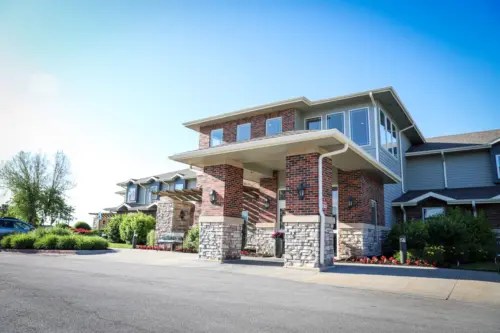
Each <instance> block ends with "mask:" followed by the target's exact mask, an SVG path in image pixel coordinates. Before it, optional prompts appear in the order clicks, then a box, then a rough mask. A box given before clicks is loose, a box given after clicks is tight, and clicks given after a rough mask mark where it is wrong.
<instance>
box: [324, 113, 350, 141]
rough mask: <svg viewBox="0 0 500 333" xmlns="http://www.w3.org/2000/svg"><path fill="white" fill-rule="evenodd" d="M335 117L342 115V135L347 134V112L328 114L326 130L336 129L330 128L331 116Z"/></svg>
mask: <svg viewBox="0 0 500 333" xmlns="http://www.w3.org/2000/svg"><path fill="white" fill-rule="evenodd" d="M333 115H342V131H340V133H342V134H344V135H346V134H345V129H346V128H347V117H346V116H345V112H344V111H337V112H332V113H328V114H326V115H325V116H326V118H325V129H327V130H328V129H334V128H328V117H330V116H333Z"/></svg>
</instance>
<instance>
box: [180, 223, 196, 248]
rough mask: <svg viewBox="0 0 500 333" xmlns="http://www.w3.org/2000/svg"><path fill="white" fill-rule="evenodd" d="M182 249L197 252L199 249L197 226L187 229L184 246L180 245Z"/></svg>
mask: <svg viewBox="0 0 500 333" xmlns="http://www.w3.org/2000/svg"><path fill="white" fill-rule="evenodd" d="M182 247H183V248H185V249H189V250H195V251H196V252H198V249H199V247H200V227H199V226H198V225H195V226H194V227H192V228H191V229H189V231H188V233H187V235H186V238H184V244H182Z"/></svg>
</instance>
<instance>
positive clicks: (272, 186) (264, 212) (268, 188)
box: [259, 171, 278, 223]
mask: <svg viewBox="0 0 500 333" xmlns="http://www.w3.org/2000/svg"><path fill="white" fill-rule="evenodd" d="M277 192H278V175H277V172H276V171H275V172H274V173H273V177H271V178H261V180H260V192H259V206H260V214H259V222H263V223H275V222H276V212H277V209H278V208H277V201H276V200H277ZM266 199H267V200H268V201H269V207H268V208H265V207H264V202H265V200H266Z"/></svg>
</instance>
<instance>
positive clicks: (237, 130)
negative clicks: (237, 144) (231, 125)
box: [236, 123, 252, 141]
mask: <svg viewBox="0 0 500 333" xmlns="http://www.w3.org/2000/svg"><path fill="white" fill-rule="evenodd" d="M246 125H248V127H249V129H250V137H249V138H248V139H244V140H238V132H239V129H240V126H246ZM251 139H252V123H244V124H239V125H238V126H236V141H247V140H251Z"/></svg>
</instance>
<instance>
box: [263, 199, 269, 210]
mask: <svg viewBox="0 0 500 333" xmlns="http://www.w3.org/2000/svg"><path fill="white" fill-rule="evenodd" d="M264 208H265V209H268V208H269V199H268V198H264Z"/></svg>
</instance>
